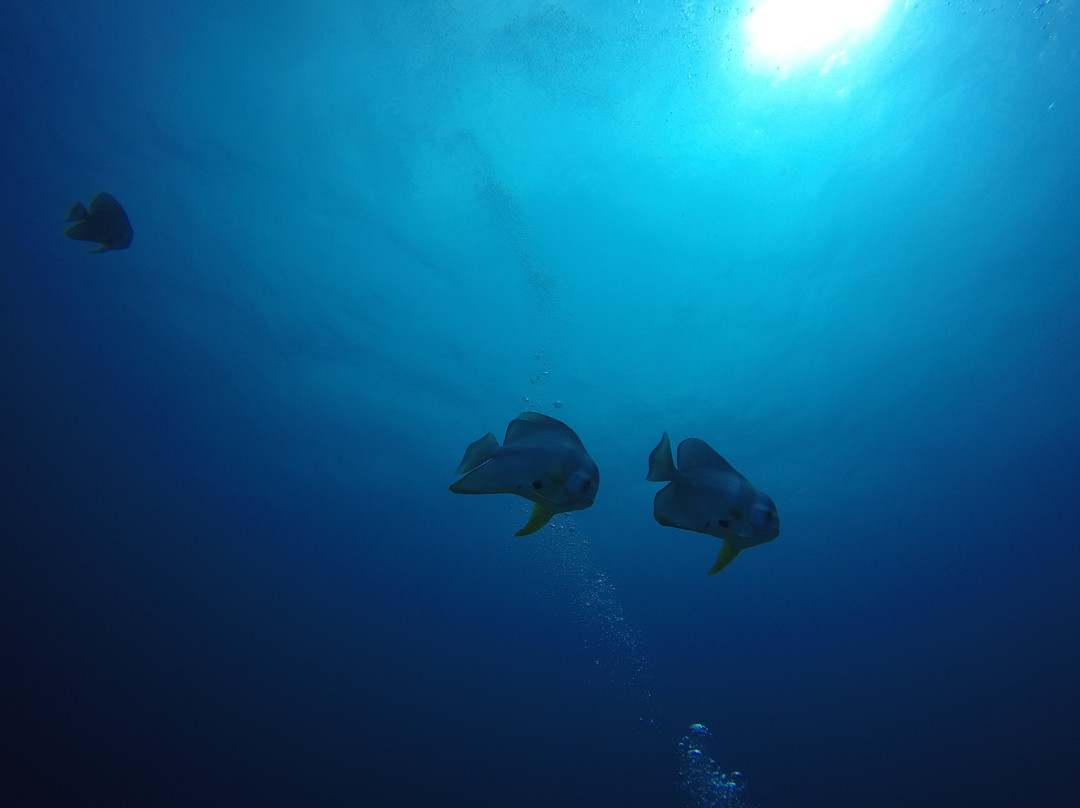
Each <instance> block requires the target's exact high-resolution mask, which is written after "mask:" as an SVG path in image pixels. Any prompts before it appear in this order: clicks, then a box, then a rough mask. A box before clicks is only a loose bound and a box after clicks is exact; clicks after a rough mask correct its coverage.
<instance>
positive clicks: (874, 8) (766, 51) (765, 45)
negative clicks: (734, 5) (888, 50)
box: [746, 0, 893, 75]
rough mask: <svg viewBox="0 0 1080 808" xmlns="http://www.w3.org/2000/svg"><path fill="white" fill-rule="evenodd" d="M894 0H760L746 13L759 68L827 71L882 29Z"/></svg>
mask: <svg viewBox="0 0 1080 808" xmlns="http://www.w3.org/2000/svg"><path fill="white" fill-rule="evenodd" d="M892 4H893V0H760V1H759V2H757V3H756V4H755V7H754V8H753V10H752V11H751V13H750V14H748V15H747V16H746V36H747V40H748V47H747V51H746V59H747V66H748V67H749V68H750V69H751V70H753V71H754V72H757V73H774V74H775V73H777V72H779V73H780V74H782V75H788V74H790V73H794V72H800V71H804V70H814V71H817V72H822V73H823V72H826V71H828V70H829V69H830V68H831V67H832V66H833V65H834V64H836V63H837V62H838V61H841V60H843V59H844V57H845V56H846V53H847V51H848V50H849V49H850V48H852V47H853V46H856V45H858V44H860V43H863V42H866V41H868V40H870V39H871V38H872V37H873V36H874V35H875V34H876V33H877V32H878V30H879V29H880V27H881V22H882V20H883V19H884V17H885V13H886V12H887V11H888V10H889V7H890V6H891V5H892Z"/></svg>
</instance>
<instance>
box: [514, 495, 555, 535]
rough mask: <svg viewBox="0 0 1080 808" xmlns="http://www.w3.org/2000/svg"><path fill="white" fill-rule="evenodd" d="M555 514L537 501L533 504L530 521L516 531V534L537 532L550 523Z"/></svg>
mask: <svg viewBox="0 0 1080 808" xmlns="http://www.w3.org/2000/svg"><path fill="white" fill-rule="evenodd" d="M554 515H555V514H554V513H552V512H551V511H549V510H548V509H547V508H545V507H544V506H543V505H541V504H540V503H539V502H537V503H536V504H535V505H533V509H532V515H530V516H529V521H528V522H526V523H525V527H523V528H522V529H521V530H519V531H518V532H517V533H515V534H514V535H515V536H528V535H529V534H530V533H535V532H536V531H538V530H539V529H540V528H542V527H543V526H544V525H546V524H547V523H548V521H549V520H550V519H551V517H553V516H554Z"/></svg>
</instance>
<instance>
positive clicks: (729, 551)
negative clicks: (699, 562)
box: [709, 541, 742, 575]
mask: <svg viewBox="0 0 1080 808" xmlns="http://www.w3.org/2000/svg"><path fill="white" fill-rule="evenodd" d="M741 550H742V548H741V547H736V546H735V545H734V544H732V543H731V542H729V541H725V542H724V543H723V544H721V545H720V555H718V556H717V557H716V563H715V564H713V567H712V569H711V570H709V575H716V573H718V572H720V570H722V569H723V568H724V567H726V566H727V565H728V564H730V563H731V562H732V561H734V560H735V556H737V555H738V554H739V552H740V551H741Z"/></svg>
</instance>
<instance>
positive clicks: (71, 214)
mask: <svg viewBox="0 0 1080 808" xmlns="http://www.w3.org/2000/svg"><path fill="white" fill-rule="evenodd" d="M89 218H90V214H89V213H87V212H86V208H84V207H83V203H82V202H75V203H73V204H72V206H71V207H70V208H68V212H67V218H65V219H64V221H65V222H81V221H82V220H83V219H89Z"/></svg>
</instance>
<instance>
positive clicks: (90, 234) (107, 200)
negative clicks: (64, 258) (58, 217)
mask: <svg viewBox="0 0 1080 808" xmlns="http://www.w3.org/2000/svg"><path fill="white" fill-rule="evenodd" d="M64 221H66V222H74V223H75V224H73V225H70V226H69V227H68V228H67V229H66V230H65V231H64V235H65V236H67V237H68V238H73V239H77V240H78V241H96V242H98V244H99V245H100V246H98V247H95V248H94V249H92V250H91V251H90V252H96V253H98V252H106V251H108V250H126V249H127V248H128V247H130V246H131V236H132V232H131V222H129V221H128V217H127V214H126V213H124V209H123V208H122V207H120V203H119V202H117V201H116V199H114V198H113V196H112V195H111V194H107V193H105V192H104V191H101V192H100V193H96V194H94V196H93V198H92V199H91V200H90V205H89V207H83V203H82V202H76V203H75V204H74V205H72V206H71V207H70V208H68V213H67V218H66V219H64Z"/></svg>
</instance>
